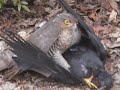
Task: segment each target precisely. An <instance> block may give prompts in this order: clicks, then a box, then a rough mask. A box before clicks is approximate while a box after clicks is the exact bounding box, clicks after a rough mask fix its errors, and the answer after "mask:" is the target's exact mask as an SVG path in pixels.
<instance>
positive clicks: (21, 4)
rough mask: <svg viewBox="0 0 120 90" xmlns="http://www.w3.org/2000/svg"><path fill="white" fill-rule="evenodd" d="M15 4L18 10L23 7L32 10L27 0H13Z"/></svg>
mask: <svg viewBox="0 0 120 90" xmlns="http://www.w3.org/2000/svg"><path fill="white" fill-rule="evenodd" d="M12 1H13V4H14V6H17V7H18V11H21V9H23V10H25V11H28V12H30V9H29V8H28V6H27V5H28V3H27V2H26V1H22V0H12Z"/></svg>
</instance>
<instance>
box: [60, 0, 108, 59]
mask: <svg viewBox="0 0 120 90" xmlns="http://www.w3.org/2000/svg"><path fill="white" fill-rule="evenodd" d="M58 1H59V3H60V4H61V5H62V6H63V8H64V9H65V10H66V11H67V12H68V13H70V14H72V15H73V16H74V17H75V18H76V19H77V21H78V27H79V28H80V30H81V32H82V33H83V34H84V37H85V38H87V39H89V41H90V43H91V44H92V45H93V47H94V48H95V50H96V52H97V53H98V55H99V56H100V58H101V59H106V51H105V49H104V47H103V45H102V43H101V41H100V40H99V38H98V37H97V36H96V35H95V33H94V31H93V30H92V29H91V28H90V27H89V26H88V25H87V24H86V23H85V22H84V20H83V19H82V18H81V17H80V15H78V14H77V13H76V12H75V11H74V10H73V9H72V8H71V7H70V6H69V5H68V4H67V3H66V1H65V0H58Z"/></svg>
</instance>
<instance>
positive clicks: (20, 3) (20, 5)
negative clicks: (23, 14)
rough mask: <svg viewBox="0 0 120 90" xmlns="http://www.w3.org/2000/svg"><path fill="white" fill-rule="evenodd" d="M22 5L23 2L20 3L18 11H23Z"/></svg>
mask: <svg viewBox="0 0 120 90" xmlns="http://www.w3.org/2000/svg"><path fill="white" fill-rule="evenodd" d="M21 7H22V4H21V3H18V11H19V12H20V11H21Z"/></svg>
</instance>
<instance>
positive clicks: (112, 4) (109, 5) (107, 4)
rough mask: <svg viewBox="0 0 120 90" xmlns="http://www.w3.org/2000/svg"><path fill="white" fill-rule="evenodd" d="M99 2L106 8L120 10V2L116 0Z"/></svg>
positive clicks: (101, 0)
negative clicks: (119, 7)
mask: <svg viewBox="0 0 120 90" xmlns="http://www.w3.org/2000/svg"><path fill="white" fill-rule="evenodd" d="M97 2H98V3H99V4H100V5H101V6H102V7H103V8H105V9H107V10H109V11H112V10H113V9H114V10H115V11H117V12H118V4H117V3H116V2H115V0H97Z"/></svg>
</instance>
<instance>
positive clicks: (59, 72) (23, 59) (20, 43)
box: [2, 31, 75, 83]
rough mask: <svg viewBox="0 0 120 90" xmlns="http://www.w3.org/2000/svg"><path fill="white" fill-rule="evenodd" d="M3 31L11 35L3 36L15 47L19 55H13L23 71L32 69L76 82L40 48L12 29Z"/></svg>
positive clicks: (14, 50)
mask: <svg viewBox="0 0 120 90" xmlns="http://www.w3.org/2000/svg"><path fill="white" fill-rule="evenodd" d="M3 32H4V33H5V34H6V36H8V37H9V39H8V38H5V36H2V38H3V39H4V41H5V42H6V43H7V44H8V45H10V46H11V47H12V48H13V50H12V52H13V53H14V54H16V56H17V57H13V60H14V61H15V62H16V63H17V65H18V68H20V69H21V70H20V71H21V72H22V71H26V70H32V71H35V72H38V73H40V74H42V75H43V76H45V77H51V78H53V79H56V80H59V81H61V82H64V83H74V81H75V80H74V79H73V78H72V77H71V75H70V73H69V72H67V71H66V70H65V69H64V68H62V67H60V66H59V65H56V64H55V63H54V62H53V61H52V60H51V58H49V57H48V56H47V55H46V54H45V53H43V52H42V51H41V50H40V49H39V48H37V47H35V46H34V45H32V44H31V43H28V42H26V41H25V40H23V39H22V38H21V37H19V36H18V35H15V34H14V33H13V32H11V31H3ZM12 72H14V71H11V72H9V73H10V74H11V75H12V74H13V73H12ZM10 74H9V75H10ZM12 77H13V76H12Z"/></svg>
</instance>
